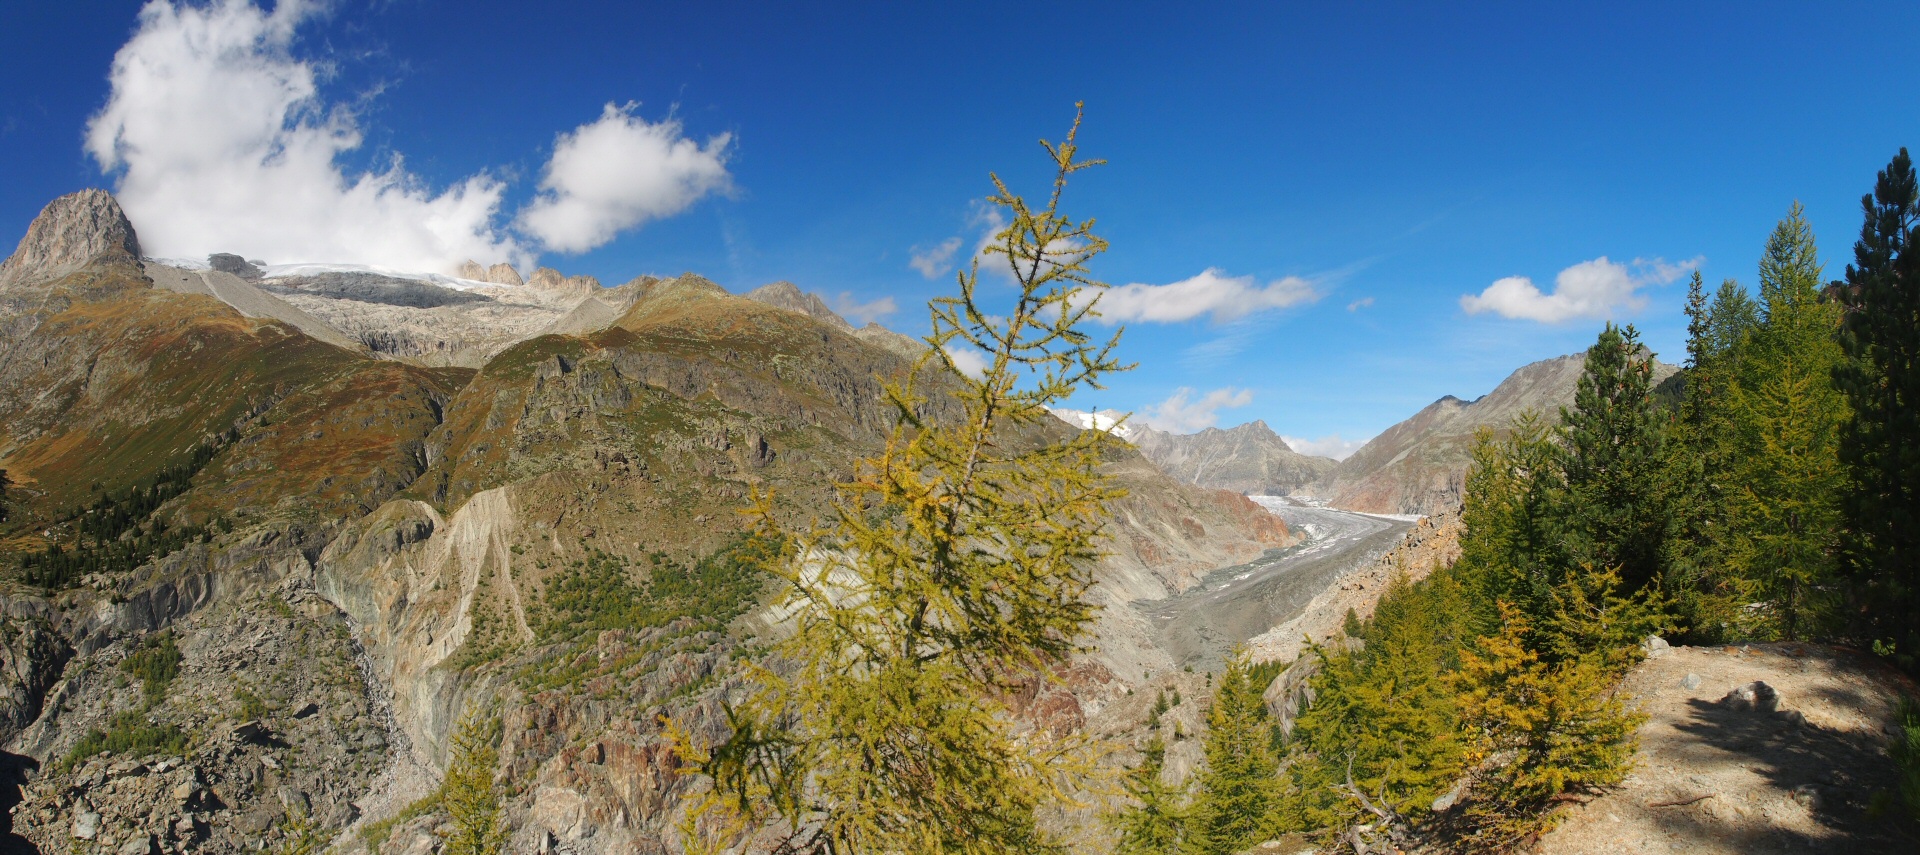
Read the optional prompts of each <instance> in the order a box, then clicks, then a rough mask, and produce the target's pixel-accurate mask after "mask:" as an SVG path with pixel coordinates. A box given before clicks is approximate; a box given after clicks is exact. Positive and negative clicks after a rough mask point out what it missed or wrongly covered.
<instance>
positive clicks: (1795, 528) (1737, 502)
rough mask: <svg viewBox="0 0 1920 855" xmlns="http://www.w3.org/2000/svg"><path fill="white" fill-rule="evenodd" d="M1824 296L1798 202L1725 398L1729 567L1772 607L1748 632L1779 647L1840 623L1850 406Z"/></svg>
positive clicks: (1766, 271)
mask: <svg viewBox="0 0 1920 855" xmlns="http://www.w3.org/2000/svg"><path fill="white" fill-rule="evenodd" d="M1820 289H1821V283H1820V261H1819V252H1818V249H1817V248H1816V246H1815V244H1814V240H1813V230H1812V228H1811V227H1809V226H1808V225H1807V221H1806V218H1805V217H1804V216H1803V215H1802V213H1801V208H1800V205H1799V204H1798V203H1795V204H1794V206H1793V207H1792V209H1790V210H1789V211H1788V213H1787V217H1786V218H1785V219H1783V220H1781V221H1780V224H1779V225H1778V226H1777V227H1775V229H1774V231H1773V234H1772V235H1771V236H1770V237H1769V238H1768V240H1767V247H1766V252H1765V254H1764V255H1763V256H1762V258H1761V262H1760V298H1761V305H1762V307H1763V318H1762V321H1761V323H1760V325H1759V326H1758V327H1756V328H1754V329H1753V330H1752V331H1751V332H1750V333H1749V334H1748V335H1747V336H1746V339H1745V340H1744V342H1743V344H1742V345H1741V346H1740V348H1741V353H1742V356H1741V365H1740V370H1739V372H1738V374H1737V376H1736V382H1734V383H1733V384H1732V385H1731V386H1730V387H1729V390H1728V391H1729V399H1730V400H1729V410H1730V414H1731V418H1730V420H1731V422H1732V427H1733V429H1732V430H1731V431H1730V436H1731V439H1732V441H1733V443H1734V449H1733V450H1734V458H1735V461H1736V462H1735V463H1734V464H1733V465H1732V466H1731V467H1730V469H1731V472H1730V477H1731V480H1732V482H1733V489H1731V490H1729V491H1728V503H1729V505H1728V517H1729V525H1728V532H1727V536H1726V537H1725V538H1724V549H1725V551H1724V557H1725V559H1726V561H1727V563H1728V565H1729V566H1730V567H1732V568H1733V569H1734V570H1735V572H1737V573H1738V574H1739V575H1740V577H1741V578H1742V579H1743V580H1744V582H1745V584H1746V585H1747V586H1748V588H1749V589H1750V590H1751V591H1752V592H1753V595H1755V596H1758V597H1760V598H1761V599H1763V600H1764V601H1765V602H1766V603H1767V604H1768V610H1767V611H1766V613H1765V616H1766V620H1765V622H1764V623H1763V624H1762V625H1760V626H1758V627H1755V629H1756V630H1757V631H1759V632H1762V633H1764V634H1770V635H1776V636H1781V637H1786V638H1805V637H1808V636H1809V635H1817V634H1819V633H1820V632H1821V631H1822V630H1824V629H1830V628H1832V624H1831V622H1832V620H1833V619H1834V618H1835V617H1836V615H1835V613H1834V609H1833V603H1832V602H1831V599H1832V598H1831V596H1830V592H1831V590H1832V582H1833V580H1834V579H1835V577H1836V574H1837V572H1838V562H1839V548H1840V541H1839V535H1840V503H1841V499H1842V492H1843V489H1844V487H1845V480H1844V473H1843V471H1842V470H1841V469H1840V467H1839V465H1838V454H1839V436H1840V430H1841V426H1842V424H1843V423H1844V422H1845V421H1846V419H1847V403H1846V400H1845V398H1844V397H1842V396H1841V394H1840V392H1839V390H1838V389H1836V388H1835V386H1834V382H1833V376H1834V372H1835V370H1836V369H1838V368H1839V367H1840V365H1841V363H1842V361H1843V360H1844V354H1843V352H1842V351H1841V349H1840V345H1839V343H1838V341H1837V340H1836V339H1835V332H1836V330H1837V329H1838V327H1839V324H1840V314H1839V307H1838V306H1837V305H1835V304H1833V303H1831V302H1828V301H1825V300H1823V299H1822V298H1821V295H1820Z"/></svg>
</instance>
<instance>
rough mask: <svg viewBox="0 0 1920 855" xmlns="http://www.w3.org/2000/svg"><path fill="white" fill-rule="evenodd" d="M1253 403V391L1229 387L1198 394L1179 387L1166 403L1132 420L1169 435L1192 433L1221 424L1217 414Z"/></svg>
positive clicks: (1148, 409) (1142, 411) (1147, 409)
mask: <svg viewBox="0 0 1920 855" xmlns="http://www.w3.org/2000/svg"><path fill="white" fill-rule="evenodd" d="M1251 403H1253V391H1252V390H1250V389H1236V388H1233V387H1231V386H1228V387H1225V388H1221V389H1214V390H1213V391H1211V392H1206V393H1200V392H1198V391H1196V390H1194V389H1193V388H1191V387H1187V386H1182V387H1180V388H1178V389H1175V390H1174V391H1173V394H1172V395H1170V396H1168V397H1167V399H1166V400H1164V401H1161V402H1160V403H1157V404H1154V405H1152V406H1150V407H1147V408H1146V409H1143V410H1141V411H1140V412H1138V413H1136V414H1134V421H1136V422H1144V423H1145V424H1146V425H1148V426H1149V427H1152V428H1153V429H1155V430H1163V431H1167V432H1169V433H1193V432H1194V431H1197V430H1203V429H1206V428H1210V427H1213V426H1215V425H1218V424H1219V423H1220V411H1221V410H1230V409H1234V408H1236V407H1244V406H1246V405H1248V404H1251Z"/></svg>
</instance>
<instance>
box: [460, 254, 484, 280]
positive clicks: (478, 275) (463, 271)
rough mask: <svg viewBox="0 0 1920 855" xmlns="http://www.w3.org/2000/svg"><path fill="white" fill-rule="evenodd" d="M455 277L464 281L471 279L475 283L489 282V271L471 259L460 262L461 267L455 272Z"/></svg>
mask: <svg viewBox="0 0 1920 855" xmlns="http://www.w3.org/2000/svg"><path fill="white" fill-rule="evenodd" d="M453 275H455V276H458V277H460V278H462V279H471V280H473V281H475V282H485V281H487V269H486V268H485V267H481V266H480V262H478V261H474V260H473V259H471V258H469V259H467V260H466V261H463V262H460V267H459V268H457V269H455V270H454V272H453Z"/></svg>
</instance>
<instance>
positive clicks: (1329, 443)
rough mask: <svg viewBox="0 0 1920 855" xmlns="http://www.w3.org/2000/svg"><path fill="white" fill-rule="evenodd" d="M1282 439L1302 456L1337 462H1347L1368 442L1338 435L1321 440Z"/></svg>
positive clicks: (1329, 435) (1292, 437) (1294, 437)
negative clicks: (1329, 458)
mask: <svg viewBox="0 0 1920 855" xmlns="http://www.w3.org/2000/svg"><path fill="white" fill-rule="evenodd" d="M1280 438H1281V439H1282V440H1285V441H1286V443H1287V447H1288V448H1291V449H1293V450H1294V451H1298V452H1300V453H1301V454H1307V455H1311V456H1314V457H1331V458H1333V459H1335V460H1345V459H1347V458H1348V457H1351V456H1353V453H1354V452H1356V451H1359V450H1360V446H1363V445H1366V444H1367V440H1364V439H1345V438H1342V437H1341V436H1340V435H1339V434H1337V433H1332V434H1327V435H1326V436H1323V437H1320V438H1319V439H1305V438H1302V437H1297V436H1283V437H1280Z"/></svg>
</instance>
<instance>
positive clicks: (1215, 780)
mask: <svg viewBox="0 0 1920 855" xmlns="http://www.w3.org/2000/svg"><path fill="white" fill-rule="evenodd" d="M1247 670H1248V668H1247V664H1246V662H1244V661H1242V660H1238V659H1236V660H1235V661H1233V662H1230V663H1228V664H1227V669H1226V672H1225V673H1223V674H1222V675H1221V676H1220V681H1219V683H1218V684H1217V688H1216V689H1215V690H1214V694H1213V707H1212V708H1211V709H1209V710H1208V711H1207V742H1206V754H1207V768H1206V770H1205V771H1204V772H1202V773H1201V774H1200V782H1199V790H1198V792H1197V793H1196V794H1195V797H1194V804H1193V811H1192V813H1191V815H1190V819H1189V821H1188V823H1187V830H1188V837H1187V840H1186V848H1185V851H1186V852H1187V853H1189V855H1232V853H1235V852H1239V851H1241V850H1243V849H1246V848H1247V847H1248V846H1250V845H1252V844H1255V843H1258V842H1260V839H1261V835H1262V834H1264V833H1265V832H1267V831H1268V830H1270V829H1271V824H1272V819H1271V816H1270V814H1271V813H1272V811H1273V808H1274V805H1275V802H1276V800H1277V798H1278V796H1279V787H1280V780H1279V777H1278V774H1279V764H1278V763H1277V762H1275V760H1274V758H1273V754H1272V752H1271V751H1270V750H1269V749H1268V746H1269V744H1270V742H1271V740H1272V737H1271V734H1270V724H1269V722H1268V720H1267V714H1266V707H1265V706H1264V704H1263V702H1262V700H1261V692H1262V690H1263V689H1265V688H1266V687H1264V686H1254V685H1251V684H1250V683H1249V682H1248V680H1247Z"/></svg>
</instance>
